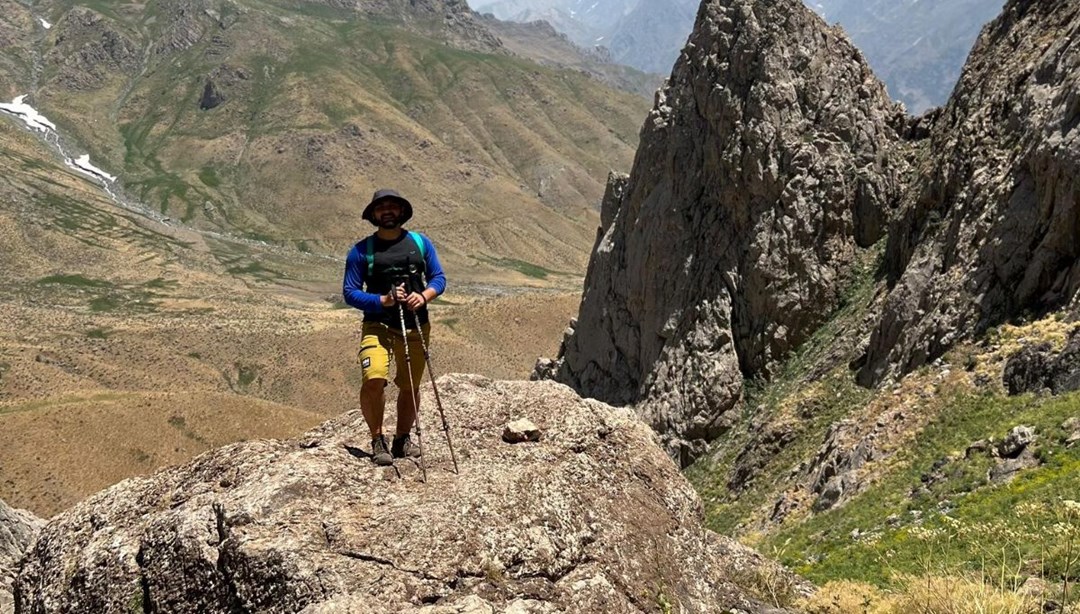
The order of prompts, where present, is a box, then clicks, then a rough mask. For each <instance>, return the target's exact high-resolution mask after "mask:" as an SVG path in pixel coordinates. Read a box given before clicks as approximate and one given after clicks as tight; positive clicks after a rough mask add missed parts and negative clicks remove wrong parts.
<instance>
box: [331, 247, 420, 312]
mask: <svg viewBox="0 0 1080 614" xmlns="http://www.w3.org/2000/svg"><path fill="white" fill-rule="evenodd" d="M365 271H367V258H364V255H363V254H361V253H360V246H359V245H354V246H353V248H352V250H350V251H349V256H348V258H346V259H345V281H344V282H343V283H342V286H341V294H342V296H344V297H345V302H346V303H348V304H349V305H352V306H353V307H356V308H357V309H362V310H363V311H367V312H371V313H380V312H382V310H383V306H382V297H380V296H379V295H378V294H373V293H371V292H364V272H365ZM440 272H441V271H440Z"/></svg>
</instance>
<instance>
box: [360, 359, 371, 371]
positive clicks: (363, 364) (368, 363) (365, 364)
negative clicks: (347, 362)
mask: <svg viewBox="0 0 1080 614" xmlns="http://www.w3.org/2000/svg"><path fill="white" fill-rule="evenodd" d="M360 366H361V367H363V368H365V369H367V368H368V367H370V366H371V358H365V359H363V360H361V361H360Z"/></svg>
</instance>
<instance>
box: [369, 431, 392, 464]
mask: <svg viewBox="0 0 1080 614" xmlns="http://www.w3.org/2000/svg"><path fill="white" fill-rule="evenodd" d="M371 461H372V462H374V463H375V464H376V465H379V466H380V467H385V466H387V465H393V464H394V459H393V457H391V456H390V450H387V449H386V437H384V436H382V435H379V436H378V437H376V438H375V439H372V440H371Z"/></svg>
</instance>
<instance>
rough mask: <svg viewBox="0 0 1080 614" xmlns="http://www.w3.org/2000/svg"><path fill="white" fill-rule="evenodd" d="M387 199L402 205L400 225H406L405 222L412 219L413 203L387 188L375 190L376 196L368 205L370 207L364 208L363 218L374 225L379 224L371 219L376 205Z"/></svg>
mask: <svg viewBox="0 0 1080 614" xmlns="http://www.w3.org/2000/svg"><path fill="white" fill-rule="evenodd" d="M387 199H389V200H393V201H397V202H398V204H400V205H401V222H400V223H401V224H404V223H405V222H408V221H409V218H411V217H412V203H410V202H409V201H408V200H406V199H405V197H404V196H402V195H401V194H398V193H397V191H396V190H390V189H386V188H383V189H381V190H375V195H374V196H372V197H371V202H370V203H368V206H367V207H364V214H363V216H361V217H363V218H364V219H365V220H367V221H369V222H371V223H372V224H377V222H376V221H375V220H374V219H372V217H371V216H372V212H373V211H374V210H375V203H377V202H379V201H380V200H387Z"/></svg>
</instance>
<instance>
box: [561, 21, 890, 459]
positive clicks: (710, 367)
mask: <svg viewBox="0 0 1080 614" xmlns="http://www.w3.org/2000/svg"><path fill="white" fill-rule="evenodd" d="M904 121H905V120H904V117H903V116H902V113H901V112H900V110H899V109H898V107H897V106H894V104H893V103H892V102H891V101H890V100H889V99H888V97H887V95H886V93H885V89H884V87H883V86H882V85H881V83H880V82H879V81H878V80H877V79H876V78H875V77H874V76H873V74H872V73H871V71H870V69H869V68H868V67H867V65H866V63H865V62H864V61H863V59H862V56H861V55H860V54H859V52H858V51H857V50H856V49H855V48H854V47H853V46H852V45H851V43H850V42H848V40H847V39H846V38H845V37H844V35H843V34H842V33H841V32H840V31H839V30H838V29H833V28H829V27H827V26H826V25H825V24H824V23H823V22H822V21H821V19H820V18H819V17H817V16H816V15H815V14H813V13H812V12H811V11H810V10H809V9H807V8H805V7H804V6H803V5H802V4H801V3H800V2H797V1H796V0H757V1H752V0H713V1H711V2H706V3H704V4H703V5H702V8H701V11H700V13H699V15H698V22H697V25H696V27H695V29H694V33H693V34H692V35H691V37H690V40H689V43H688V45H687V47H686V49H685V50H684V51H683V54H682V56H681V57H680V58H679V60H678V62H677V63H676V65H675V69H674V72H673V73H672V75H671V78H670V80H669V82H668V83H667V84H666V85H665V87H664V88H663V89H662V90H661V91H659V92H658V93H657V97H656V103H655V106H654V108H653V110H652V111H651V113H650V114H649V116H648V118H647V119H646V122H645V126H644V127H643V129H642V133H641V146H640V148H639V150H638V152H637V156H636V159H635V161H634V167H633V171H632V172H631V174H630V176H629V178H628V179H625V180H623V179H618V178H614V179H612V180H611V181H610V182H609V186H608V194H607V195H606V197H605V200H604V205H603V212H602V224H603V226H602V228H601V230H600V236H599V238H598V241H597V244H596V247H595V249H594V253H593V256H592V260H591V262H590V265H589V271H588V276H587V280H586V285H585V295H584V298H583V300H582V305H581V312H580V317H579V319H578V323H577V326H576V330H575V331H573V333H572V334H570V335H568V337H567V339H566V341H565V344H564V348H563V352H562V356H561V358H560V363H559V364H557V365H549V367H548V371H549V372H555V373H556V375H555V376H556V377H557V378H558V379H559V380H561V381H563V382H564V383H567V384H570V385H571V386H573V387H575V388H576V389H577V390H579V391H581V392H582V393H583V394H585V395H588V396H593V397H596V398H599V399H603V400H606V401H609V402H613V403H620V404H628V403H636V404H638V407H639V409H640V411H641V413H642V414H643V415H644V416H645V417H646V419H647V420H648V421H649V422H650V423H651V424H652V425H653V426H654V427H655V428H656V429H657V430H658V431H659V432H660V433H662V434H663V435H664V437H665V439H667V441H668V444H669V451H670V452H672V453H673V454H675V455H677V456H678V457H679V458H680V459H681V460H682V462H683V463H687V462H689V461H690V460H692V459H693V458H694V457H695V456H697V455H698V454H699V453H700V451H701V450H703V449H704V446H705V442H706V441H707V440H709V439H711V438H714V437H716V436H717V435H719V434H720V433H722V432H724V431H725V429H726V428H727V427H728V426H730V424H731V423H732V422H733V421H734V420H735V416H734V415H733V412H732V409H733V408H735V406H736V404H737V403H738V401H739V399H740V397H741V395H742V390H743V381H744V379H748V378H758V377H768V376H769V374H770V371H771V369H772V367H773V366H775V364H776V362H777V361H779V360H781V359H782V358H784V356H785V355H786V354H788V353H789V352H790V351H791V350H792V349H793V348H795V347H797V346H798V345H799V344H800V343H802V342H803V341H804V340H805V339H806V338H807V337H808V335H809V334H811V333H812V332H813V331H814V329H815V328H816V327H818V326H819V325H820V324H821V323H822V322H823V321H824V320H825V319H826V318H827V317H828V315H829V313H830V312H832V311H833V310H834V309H835V308H836V307H837V306H839V305H840V304H841V302H842V300H843V297H842V292H843V289H844V288H845V286H846V285H847V283H848V281H849V274H848V273H849V268H850V265H851V264H852V262H853V261H854V258H855V256H856V253H857V251H858V250H859V248H860V246H863V247H865V246H869V245H871V244H873V243H874V242H875V241H876V240H877V239H878V238H880V236H881V235H882V232H883V230H884V223H885V220H886V218H887V215H888V212H889V210H890V207H891V206H892V205H893V204H894V203H895V201H896V199H897V198H898V191H899V186H900V178H901V175H902V171H903V168H904V163H903V162H902V158H901V157H900V156H899V155H896V153H895V151H894V150H896V149H898V144H899V143H900V142H901V140H900V137H899V136H898V133H900V132H902V131H904V128H903V125H904Z"/></svg>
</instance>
